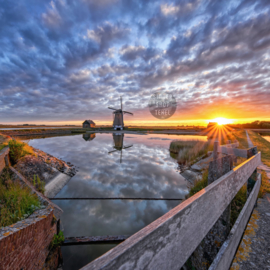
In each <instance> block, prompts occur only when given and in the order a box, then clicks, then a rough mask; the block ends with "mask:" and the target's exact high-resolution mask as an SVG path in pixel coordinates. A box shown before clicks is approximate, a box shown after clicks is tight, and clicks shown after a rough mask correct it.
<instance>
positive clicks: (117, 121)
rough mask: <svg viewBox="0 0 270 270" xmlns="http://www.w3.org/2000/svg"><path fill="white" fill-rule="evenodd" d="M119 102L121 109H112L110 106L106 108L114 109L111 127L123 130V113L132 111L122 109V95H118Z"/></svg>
mask: <svg viewBox="0 0 270 270" xmlns="http://www.w3.org/2000/svg"><path fill="white" fill-rule="evenodd" d="M120 104H121V109H114V108H112V107H108V109H111V110H114V112H113V114H114V118H113V128H114V129H115V130H117V129H118V130H119V129H120V130H123V128H124V117H123V116H124V114H126V113H127V114H131V115H133V113H131V112H127V111H123V105H122V97H120Z"/></svg>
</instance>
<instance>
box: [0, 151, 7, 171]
mask: <svg viewBox="0 0 270 270" xmlns="http://www.w3.org/2000/svg"><path fill="white" fill-rule="evenodd" d="M8 153H9V147H8V146H7V147H5V148H3V149H2V150H1V151H0V173H1V172H2V170H3V169H4V168H5V166H6V161H5V158H6V156H7V155H8Z"/></svg>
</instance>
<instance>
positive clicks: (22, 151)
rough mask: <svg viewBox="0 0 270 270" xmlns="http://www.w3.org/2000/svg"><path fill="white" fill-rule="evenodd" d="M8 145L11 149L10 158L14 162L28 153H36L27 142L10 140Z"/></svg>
mask: <svg viewBox="0 0 270 270" xmlns="http://www.w3.org/2000/svg"><path fill="white" fill-rule="evenodd" d="M8 145H9V149H10V152H9V155H10V159H11V162H12V163H13V164H15V163H17V161H18V160H19V159H20V158H22V157H24V156H26V155H34V152H33V149H32V148H31V147H30V146H29V145H28V144H26V143H23V142H20V141H17V140H10V141H9V143H8Z"/></svg>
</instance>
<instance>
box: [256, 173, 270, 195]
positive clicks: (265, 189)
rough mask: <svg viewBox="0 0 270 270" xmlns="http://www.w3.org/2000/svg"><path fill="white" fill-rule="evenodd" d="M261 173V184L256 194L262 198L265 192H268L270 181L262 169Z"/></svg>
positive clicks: (269, 190) (269, 191)
mask: <svg viewBox="0 0 270 270" xmlns="http://www.w3.org/2000/svg"><path fill="white" fill-rule="evenodd" d="M261 174H262V184H261V188H260V191H259V195H258V197H259V198H262V197H263V195H264V194H265V193H270V181H269V179H268V177H267V175H266V172H265V171H262V172H261Z"/></svg>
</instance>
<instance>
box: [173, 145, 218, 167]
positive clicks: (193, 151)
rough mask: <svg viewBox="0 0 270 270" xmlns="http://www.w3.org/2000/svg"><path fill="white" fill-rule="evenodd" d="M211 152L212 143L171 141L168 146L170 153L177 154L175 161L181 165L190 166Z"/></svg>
mask: <svg viewBox="0 0 270 270" xmlns="http://www.w3.org/2000/svg"><path fill="white" fill-rule="evenodd" d="M211 150H213V144H212V141H208V142H204V141H198V140H191V141H172V142H171V144H170V152H173V153H178V152H179V153H178V158H177V160H178V162H179V163H181V164H192V163H193V162H194V161H196V159H197V158H199V157H203V156H205V155H206V154H207V152H208V151H211Z"/></svg>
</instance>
